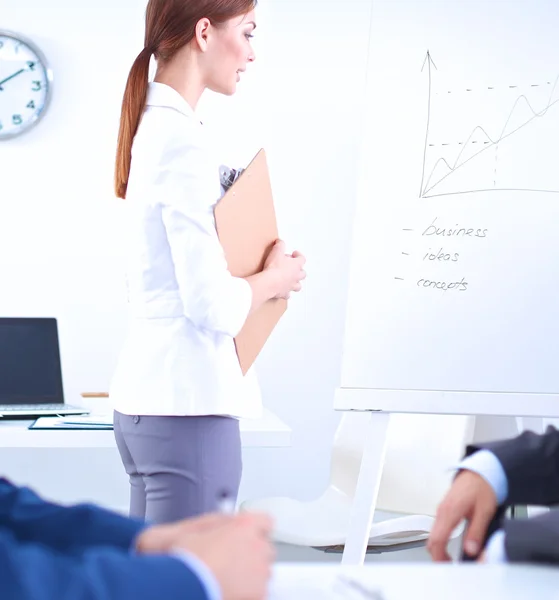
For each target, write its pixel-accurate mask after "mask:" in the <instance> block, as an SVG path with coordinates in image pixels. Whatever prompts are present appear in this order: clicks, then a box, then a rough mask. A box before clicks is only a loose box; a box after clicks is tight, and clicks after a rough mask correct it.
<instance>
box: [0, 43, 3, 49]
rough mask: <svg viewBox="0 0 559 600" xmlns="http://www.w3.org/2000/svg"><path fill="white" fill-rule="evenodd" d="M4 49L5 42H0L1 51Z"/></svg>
mask: <svg viewBox="0 0 559 600" xmlns="http://www.w3.org/2000/svg"><path fill="white" fill-rule="evenodd" d="M3 47H4V42H0V50H2V48H3Z"/></svg>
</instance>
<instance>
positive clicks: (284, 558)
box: [276, 540, 459, 563]
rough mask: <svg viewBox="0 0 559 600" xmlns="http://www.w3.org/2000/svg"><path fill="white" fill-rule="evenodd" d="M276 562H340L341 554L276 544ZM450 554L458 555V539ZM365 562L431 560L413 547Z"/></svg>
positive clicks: (369, 558) (427, 555) (374, 556)
mask: <svg viewBox="0 0 559 600" xmlns="http://www.w3.org/2000/svg"><path fill="white" fill-rule="evenodd" d="M276 549H277V553H278V554H277V561H278V562H334V563H336V562H340V561H341V559H342V555H341V554H326V553H324V552H319V551H318V550H313V549H312V548H301V547H299V546H290V545H287V544H278V545H277V547H276ZM449 550H450V555H451V556H452V557H453V558H456V557H457V556H458V552H459V541H458V540H454V541H453V542H452V543H451V544H450V546H449ZM366 562H367V563H375V562H383V563H386V562H407V563H409V562H431V558H430V556H429V554H428V553H427V550H426V549H425V547H423V548H413V549H411V550H402V551H400V552H385V553H383V554H367V558H366Z"/></svg>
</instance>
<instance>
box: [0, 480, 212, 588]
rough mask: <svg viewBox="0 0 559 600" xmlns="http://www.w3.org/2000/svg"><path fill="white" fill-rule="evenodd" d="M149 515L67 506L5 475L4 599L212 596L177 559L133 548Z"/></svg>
mask: <svg viewBox="0 0 559 600" xmlns="http://www.w3.org/2000/svg"><path fill="white" fill-rule="evenodd" d="M144 526H145V524H144V523H142V522H139V521H134V520H132V519H127V518H125V517H120V516H118V515H116V514H113V513H111V512H108V511H105V510H102V509H100V508H97V507H95V506H90V505H85V504H84V505H78V506H74V507H71V508H66V507H62V506H58V505H56V504H52V503H49V502H45V501H44V500H42V499H41V498H39V497H38V496H37V495H36V494H34V493H33V492H31V491H30V490H28V489H26V488H18V487H16V486H14V485H12V484H11V483H9V482H8V481H6V480H5V479H0V598H2V600H117V599H118V600H130V599H134V600H161V599H163V598H164V599H165V600H175V599H176V600H179V599H180V600H207V596H206V593H205V591H204V589H203V587H202V584H201V583H200V581H199V580H198V578H197V577H196V576H195V574H194V573H192V572H191V571H190V570H189V569H188V568H187V566H186V565H184V564H183V563H182V562H180V561H179V560H177V559H175V558H172V557H168V556H163V555H158V556H155V555H153V556H145V555H143V556H142V555H135V554H133V553H132V552H131V548H132V547H133V544H134V540H135V538H136V536H137V535H138V533H139V532H140V531H141V530H142V528H143V527H144Z"/></svg>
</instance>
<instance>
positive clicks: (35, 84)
mask: <svg viewBox="0 0 559 600" xmlns="http://www.w3.org/2000/svg"><path fill="white" fill-rule="evenodd" d="M31 89H32V90H33V91H34V92H40V91H41V90H42V89H43V88H42V85H41V82H40V81H34V82H33V87H32V88H31Z"/></svg>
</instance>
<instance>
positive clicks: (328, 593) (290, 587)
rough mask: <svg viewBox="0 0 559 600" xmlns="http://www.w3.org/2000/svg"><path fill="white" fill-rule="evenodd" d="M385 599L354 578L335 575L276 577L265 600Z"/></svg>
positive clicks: (376, 591)
mask: <svg viewBox="0 0 559 600" xmlns="http://www.w3.org/2000/svg"><path fill="white" fill-rule="evenodd" d="M311 598H312V600H388V599H387V598H385V597H384V595H383V594H382V592H381V591H380V590H378V589H375V588H373V587H371V586H370V585H369V584H366V583H364V582H362V581H360V579H359V577H357V576H349V575H345V574H342V573H340V574H335V575H331V576H327V577H324V578H321V579H320V580H317V579H316V575H315V577H314V578H313V577H311V576H310V575H308V576H303V575H300V574H299V575H288V574H286V573H280V574H276V576H275V577H274V578H273V580H272V584H271V586H270V591H269V595H268V600H310V599H311Z"/></svg>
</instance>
